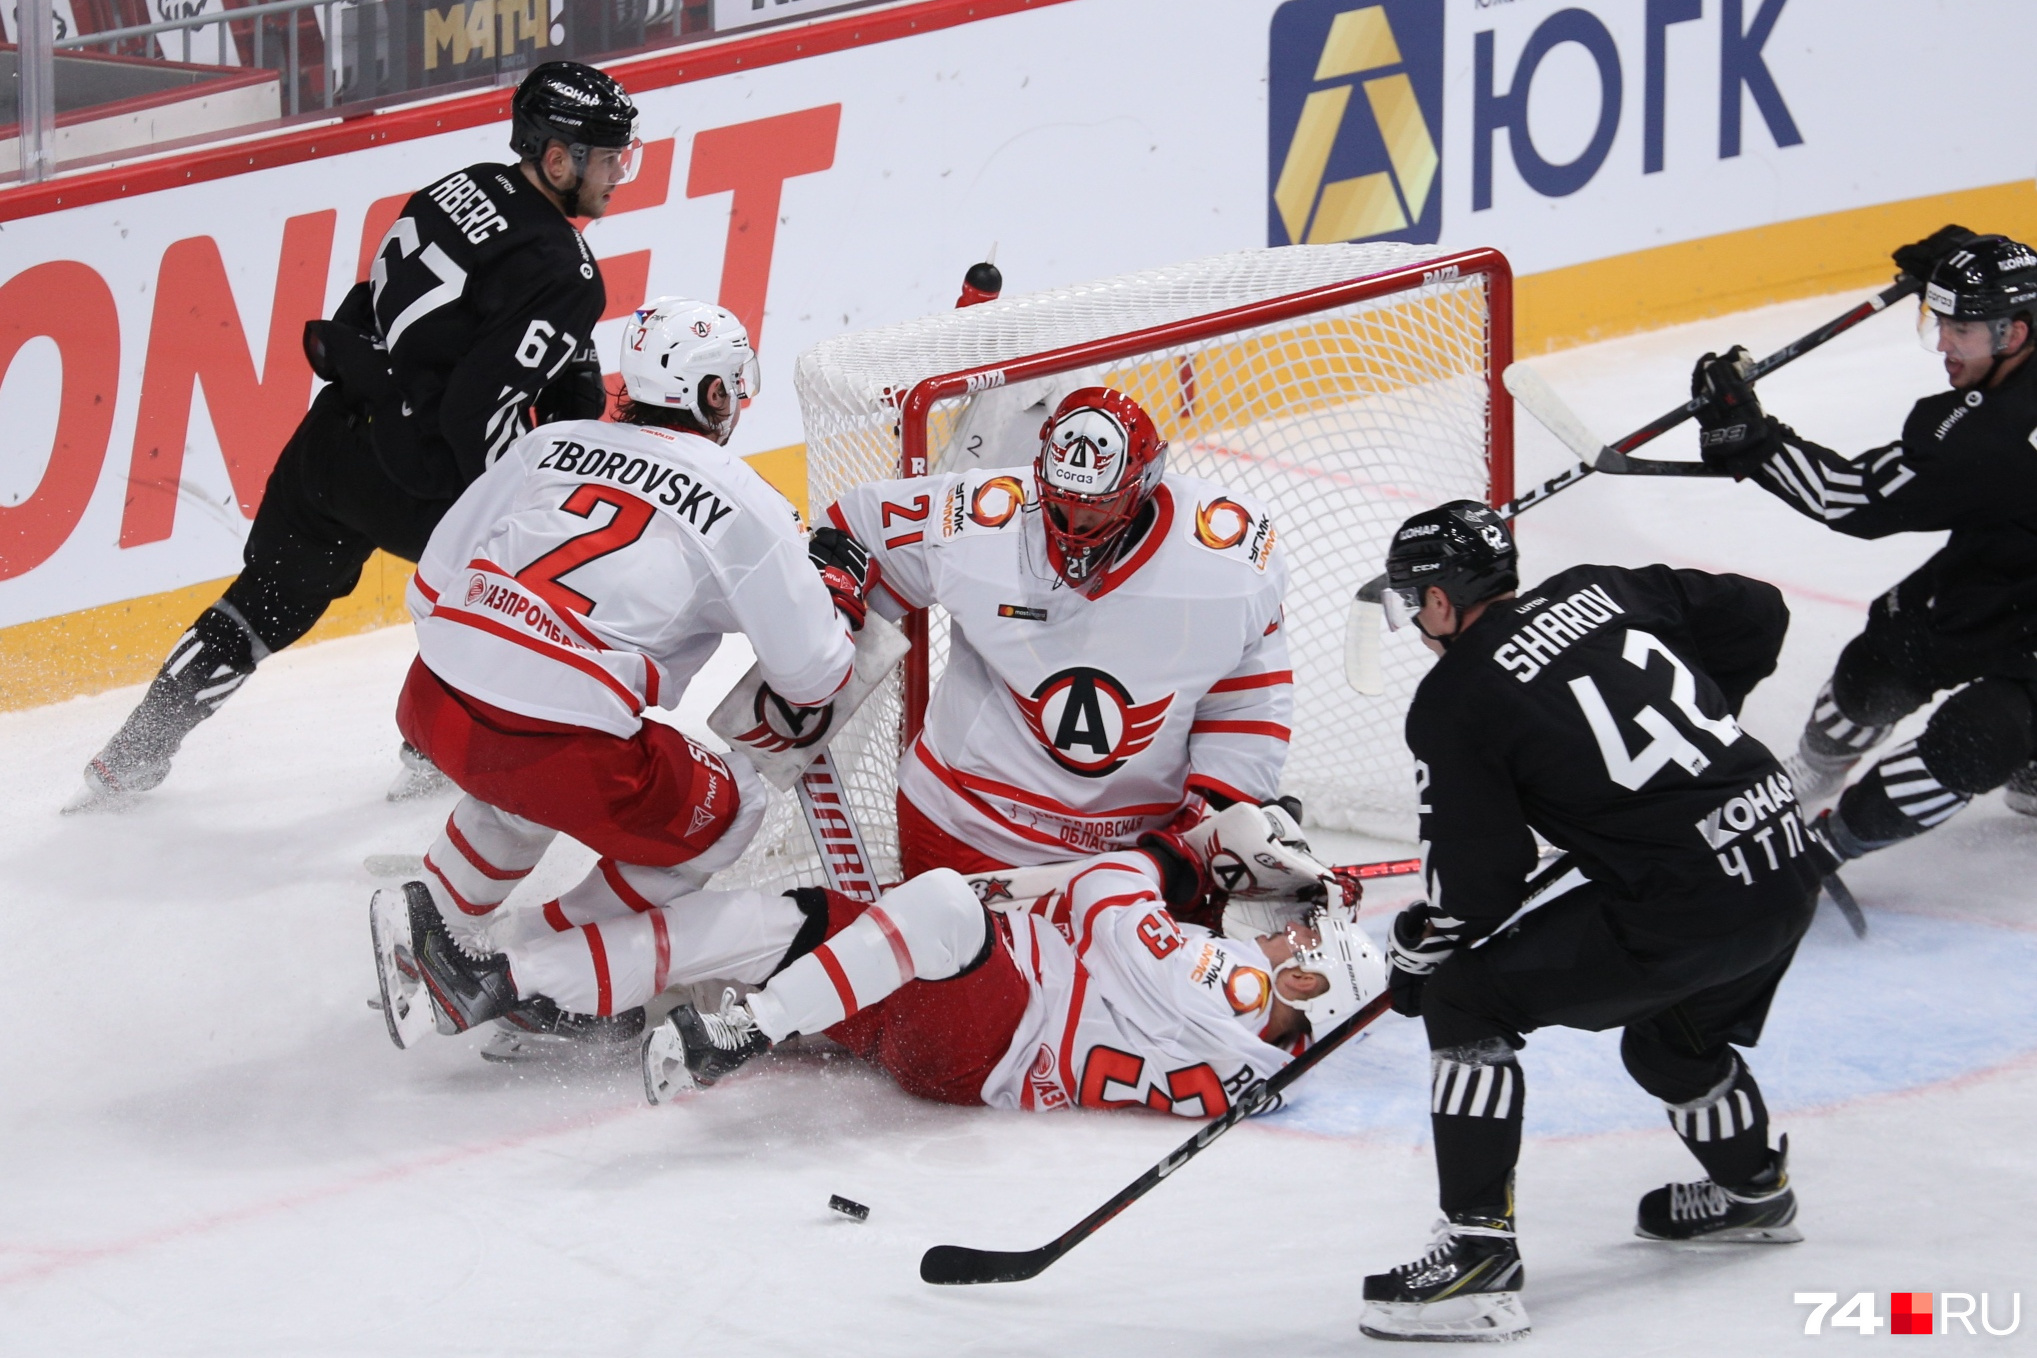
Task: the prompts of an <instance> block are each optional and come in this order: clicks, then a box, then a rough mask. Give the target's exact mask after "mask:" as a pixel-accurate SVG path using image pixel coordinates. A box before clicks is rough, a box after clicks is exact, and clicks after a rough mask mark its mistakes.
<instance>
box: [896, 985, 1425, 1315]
mask: <svg viewBox="0 0 2037 1358" xmlns="http://www.w3.org/2000/svg"><path fill="white" fill-rule="evenodd" d="M1386 1008H1387V997H1386V996H1385V995H1383V994H1382V995H1379V996H1377V997H1375V998H1374V999H1373V1001H1372V1002H1371V1003H1370V1004H1368V1005H1366V1006H1365V1007H1364V1008H1363V1009H1360V1010H1359V1011H1358V1012H1357V1013H1355V1014H1353V1015H1351V1017H1350V1018H1347V1019H1345V1020H1344V1021H1343V1022H1342V1023H1340V1024H1338V1025H1337V1026H1336V1027H1334V1028H1332V1029H1330V1031H1329V1032H1327V1033H1325V1034H1324V1035H1323V1039H1322V1041H1320V1042H1318V1043H1316V1044H1315V1045H1314V1046H1312V1047H1310V1048H1309V1049H1308V1050H1307V1051H1305V1052H1303V1053H1302V1054H1301V1055H1300V1056H1297V1057H1296V1058H1295V1059H1294V1060H1292V1061H1290V1062H1288V1063H1287V1064H1286V1065H1285V1066H1282V1067H1281V1068H1280V1069H1279V1070H1277V1071H1275V1072H1274V1073H1273V1074H1272V1076H1271V1077H1269V1078H1268V1079H1266V1080H1262V1081H1261V1082H1260V1083H1258V1084H1256V1085H1253V1086H1252V1087H1251V1088H1250V1089H1247V1090H1246V1091H1245V1092H1244V1093H1243V1094H1241V1095H1240V1096H1239V1097H1238V1101H1237V1102H1236V1103H1234V1104H1232V1105H1231V1107H1230V1109H1229V1110H1228V1111H1226V1112H1225V1113H1224V1114H1223V1115H1222V1116H1220V1117H1218V1118H1216V1119H1215V1120H1214V1121H1211V1122H1208V1123H1205V1124H1204V1125H1203V1126H1202V1127H1200V1128H1198V1129H1197V1131H1196V1133H1195V1135H1194V1136H1191V1137H1190V1138H1188V1140H1186V1141H1184V1142H1182V1143H1181V1144H1180V1145H1179V1146H1177V1147H1176V1148H1175V1149H1174V1151H1173V1153H1172V1154H1170V1155H1168V1156H1166V1157H1165V1158H1164V1159H1162V1160H1161V1161H1160V1163H1158V1164H1157V1165H1154V1166H1153V1167H1152V1168H1151V1169H1149V1170H1147V1171H1146V1172H1145V1173H1144V1174H1141V1175H1140V1176H1139V1177H1138V1178H1136V1179H1134V1180H1132V1182H1130V1183H1129V1184H1126V1185H1125V1186H1124V1187H1123V1188H1121V1189H1119V1190H1118V1191H1117V1192H1116V1193H1113V1194H1112V1195H1111V1196H1110V1199H1109V1201H1107V1202H1105V1203H1104V1204H1103V1206H1101V1207H1099V1208H1097V1209H1096V1210H1095V1211H1094V1212H1091V1213H1090V1214H1089V1215H1088V1216H1086V1217H1084V1218H1082V1220H1080V1221H1078V1222H1076V1223H1075V1224H1074V1225H1073V1226H1070V1227H1069V1228H1068V1229H1067V1230H1065V1231H1063V1232H1061V1234H1060V1235H1058V1236H1056V1237H1055V1238H1054V1239H1053V1240H1051V1241H1049V1242H1048V1243H1047V1244H1044V1245H1042V1246H1040V1247H1039V1248H1038V1249H1036V1250H973V1249H970V1248H969V1247H968V1246H966V1245H936V1246H934V1247H933V1248H932V1249H930V1250H928V1251H927V1252H926V1253H925V1254H924V1255H922V1256H921V1257H920V1261H919V1276H920V1281H921V1282H927V1283H937V1284H943V1285H952V1284H968V1283H1019V1282H1024V1281H1025V1280H1026V1279H1028V1278H1037V1277H1039V1276H1040V1274H1042V1273H1044V1272H1046V1271H1047V1269H1048V1268H1049V1267H1050V1266H1052V1264H1053V1263H1054V1261H1055V1260H1057V1259H1059V1258H1060V1257H1061V1256H1062V1255H1064V1254H1066V1253H1068V1251H1070V1250H1072V1249H1074V1248H1075V1247H1076V1246H1077V1245H1079V1244H1081V1243H1082V1242H1083V1241H1085V1240H1087V1239H1088V1238H1089V1237H1090V1236H1092V1235H1094V1234H1096V1232H1097V1231H1098V1230H1099V1229H1100V1228H1101V1227H1102V1226H1103V1225H1104V1223H1105V1222H1107V1221H1109V1220H1110V1219H1111V1218H1112V1217H1114V1216H1116V1215H1117V1214H1118V1213H1120V1212H1122V1211H1124V1210H1125V1209H1126V1208H1127V1207H1130V1206H1131V1205H1132V1204H1133V1203H1135V1202H1137V1201H1138V1200H1139V1199H1140V1198H1143V1197H1145V1196H1146V1194H1147V1193H1149V1192H1151V1191H1152V1190H1153V1189H1154V1188H1155V1187H1157V1186H1158V1185H1159V1183H1160V1181H1161V1180H1162V1179H1164V1178H1166V1177H1167V1176H1168V1175H1170V1174H1172V1173H1173V1172H1174V1171H1175V1170H1177V1169H1180V1168H1181V1167H1182V1166H1183V1165H1185V1164H1187V1163H1188V1162H1189V1161H1190V1160H1193V1159H1194V1158H1195V1157H1196V1156H1197V1155H1200V1154H1201V1153H1202V1152H1203V1150H1204V1149H1205V1148H1206V1147H1208V1145H1209V1143H1210V1142H1212V1141H1214V1140H1216V1139H1217V1138H1218V1137H1220V1136H1222V1135H1223V1134H1224V1133H1225V1132H1228V1131H1229V1130H1231V1128H1233V1127H1235V1126H1237V1125H1238V1124H1239V1123H1240V1122H1242V1121H1244V1120H1245V1119H1246V1118H1248V1117H1250V1116H1252V1114H1254V1113H1256V1112H1258V1111H1259V1110H1260V1109H1262V1108H1264V1107H1266V1106H1267V1105H1268V1104H1269V1103H1271V1102H1272V1101H1273V1099H1274V1097H1275V1096H1276V1095H1278V1094H1279V1093H1280V1092H1281V1091H1282V1090H1283V1089H1286V1088H1287V1087H1288V1086H1289V1085H1291V1084H1293V1083H1294V1082H1295V1081H1296V1080H1299V1079H1300V1078H1301V1077H1302V1076H1303V1075H1305V1074H1307V1073H1308V1072H1309V1071H1310V1070H1311V1069H1313V1068H1314V1066H1315V1065H1316V1063H1317V1062H1319V1061H1321V1060H1322V1059H1323V1058H1324V1057H1326V1056H1328V1055H1329V1054H1330V1053H1331V1052H1333V1051H1335V1050H1336V1049H1337V1048H1338V1047H1341V1046H1342V1045H1344V1043H1345V1042H1347V1041H1349V1040H1350V1039H1351V1038H1352V1037H1353V1036H1355V1035H1356V1034H1357V1032H1358V1030H1359V1029H1361V1028H1363V1027H1364V1026H1365V1025H1366V1024H1368V1023H1370V1022H1372V1021H1373V1020H1374V1019H1376V1018H1378V1017H1379V1016H1380V1015H1381V1014H1383V1013H1385V1012H1386Z"/></svg>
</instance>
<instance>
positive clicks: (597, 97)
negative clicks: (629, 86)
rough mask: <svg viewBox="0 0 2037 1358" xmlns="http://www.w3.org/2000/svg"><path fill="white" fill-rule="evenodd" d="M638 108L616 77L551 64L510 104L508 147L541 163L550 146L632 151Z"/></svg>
mask: <svg viewBox="0 0 2037 1358" xmlns="http://www.w3.org/2000/svg"><path fill="white" fill-rule="evenodd" d="M636 135H637V106H636V105H635V104H633V103H631V102H630V97H629V95H628V93H626V92H625V91H624V90H623V87H622V86H621V85H619V84H617V83H616V81H615V79H614V77H612V76H609V75H605V74H603V73H602V72H600V71H597V70H595V69H594V68H593V67H592V66H583V65H582V64H581V63H579V62H577V61H547V62H545V63H544V64H543V65H541V66H537V67H535V68H533V69H532V71H531V73H530V74H529V75H527V76H525V77H524V78H523V83H522V84H520V85H518V86H517V87H516V98H514V99H513V100H511V101H510V105H509V147H510V149H511V150H512V151H515V152H516V154H517V155H518V156H520V157H522V158H523V159H525V160H537V159H539V158H540V157H542V156H543V155H544V153H545V144H546V143H547V142H554V141H556V142H563V143H564V144H565V145H566V146H568V147H573V146H628V145H629V144H630V143H631V142H633V141H635V140H636Z"/></svg>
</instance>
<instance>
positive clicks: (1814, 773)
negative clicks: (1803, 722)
mask: <svg viewBox="0 0 2037 1358" xmlns="http://www.w3.org/2000/svg"><path fill="white" fill-rule="evenodd" d="M1859 762H1860V754H1859V752H1858V751H1850V750H1849V751H1847V752H1846V753H1844V754H1827V753H1825V752H1824V751H1822V750H1817V749H1813V748H1812V746H1811V733H1810V732H1808V731H1806V732H1805V733H1804V735H1803V738H1802V739H1800V740H1798V741H1797V752H1796V753H1795V754H1793V755H1791V756H1790V757H1789V758H1787V759H1785V760H1783V761H1782V771H1783V772H1784V773H1786V774H1788V775H1789V785H1790V788H1791V790H1793V791H1794V792H1795V793H1796V794H1797V800H1798V801H1799V802H1801V803H1802V804H1803V805H1805V806H1815V805H1817V804H1818V803H1819V802H1824V801H1829V800H1831V799H1832V798H1833V797H1836V796H1838V795H1839V790H1840V789H1841V788H1843V787H1845V786H1846V775H1847V774H1849V773H1851V772H1852V771H1853V766H1854V765H1855V764H1858V763H1859Z"/></svg>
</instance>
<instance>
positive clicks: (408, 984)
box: [368, 882, 432, 1049]
mask: <svg viewBox="0 0 2037 1358" xmlns="http://www.w3.org/2000/svg"><path fill="white" fill-rule="evenodd" d="M412 891H415V892H417V893H418V895H419V896H421V897H423V898H424V900H425V901H426V902H427V903H429V902H430V899H431V894H430V893H429V892H428V891H426V890H425V888H424V884H423V883H422V882H407V883H405V884H404V885H403V886H400V887H383V888H382V889H381V890H379V891H377V892H376V893H375V894H374V896H373V897H372V898H370V900H369V901H368V936H369V938H370V940H371V941H372V942H373V943H374V945H375V978H376V980H377V981H378V982H379V983H380V986H381V1004H380V1006H379V1007H380V1008H381V1010H382V1020H383V1022H385V1023H387V1024H388V1025H389V1040H390V1041H391V1042H394V1043H395V1044H396V1046H397V1047H398V1049H405V1048H409V1047H411V1046H414V1045H416V1043H417V1040H418V1039H419V1038H421V1037H423V1036H424V1035H425V1034H426V1033H428V1032H430V1031H431V1029H432V1017H431V1005H430V1004H429V1003H427V997H426V995H425V992H424V978H423V977H421V976H419V975H418V971H417V960H416V958H414V957H413V956H412V955H411V951H410V911H411V900H410V895H409V893H410V892H412Z"/></svg>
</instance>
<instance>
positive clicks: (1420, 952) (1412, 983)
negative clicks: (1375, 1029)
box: [1386, 901, 1457, 1018]
mask: <svg viewBox="0 0 2037 1358" xmlns="http://www.w3.org/2000/svg"><path fill="white" fill-rule="evenodd" d="M1439 918H1440V916H1438V914H1437V913H1436V909H1435V907H1434V906H1432V905H1430V904H1429V903H1428V902H1427V901H1416V902H1415V903H1414V904H1413V905H1411V906H1409V907H1408V908H1407V909H1405V910H1403V911H1401V912H1400V913H1399V914H1398V915H1395V916H1394V917H1393V928H1392V929H1391V930H1390V931H1389V933H1388V937H1387V945H1386V964H1387V968H1388V970H1387V973H1386V992H1387V995H1388V997H1389V1002H1390V1003H1391V1004H1392V1005H1393V1012H1394V1013H1396V1014H1405V1015H1407V1017H1409V1018H1416V1017H1419V1016H1420V1014H1421V1012H1422V989H1423V987H1425V986H1426V985H1427V984H1428V981H1429V976H1430V974H1431V973H1432V972H1434V971H1435V970H1436V968H1437V967H1440V966H1442V965H1443V963H1444V961H1445V960H1446V959H1447V958H1448V957H1449V956H1450V954H1452V953H1454V952H1456V951H1457V935H1456V933H1455V932H1454V931H1451V930H1445V929H1439V928H1437V927H1436V921H1437V920H1438V919H1439ZM1451 923H1453V924H1454V923H1456V921H1455V920H1452V921H1451Z"/></svg>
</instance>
